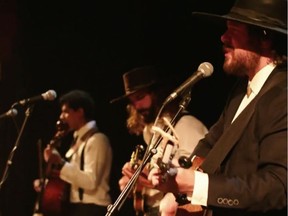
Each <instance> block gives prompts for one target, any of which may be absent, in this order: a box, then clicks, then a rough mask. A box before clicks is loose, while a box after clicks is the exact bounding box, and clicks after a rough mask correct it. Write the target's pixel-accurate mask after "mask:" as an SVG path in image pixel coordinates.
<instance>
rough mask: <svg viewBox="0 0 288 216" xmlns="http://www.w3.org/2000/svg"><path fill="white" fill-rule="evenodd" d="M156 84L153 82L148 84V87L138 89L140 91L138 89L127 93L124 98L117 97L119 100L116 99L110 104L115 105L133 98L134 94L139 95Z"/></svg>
mask: <svg viewBox="0 0 288 216" xmlns="http://www.w3.org/2000/svg"><path fill="white" fill-rule="evenodd" d="M155 83H156V82H155V81H153V82H151V83H149V84H147V85H143V86H141V88H138V89H136V90H134V91H130V92H129V93H126V94H125V95H122V96H120V97H117V98H114V99H112V100H110V103H111V104H113V103H116V102H119V101H125V100H127V99H128V97H129V96H131V95H133V94H135V93H137V92H139V91H141V90H144V89H147V88H150V87H151V86H153V85H154V84H155Z"/></svg>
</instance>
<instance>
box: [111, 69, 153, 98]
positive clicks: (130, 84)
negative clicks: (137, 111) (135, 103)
mask: <svg viewBox="0 0 288 216" xmlns="http://www.w3.org/2000/svg"><path fill="white" fill-rule="evenodd" d="M157 76H158V71H157V70H156V68H155V67H154V66H144V67H137V68H134V69H132V70H130V71H128V72H126V73H125V74H123V82H124V89H125V95H122V96H120V97H118V98H115V99H113V100H111V101H110V103H114V102H118V101H120V100H122V99H126V98H127V97H128V96H129V95H131V94H134V93H136V92H138V91H140V90H143V89H147V88H149V87H151V86H152V85H154V84H155V83H156V82H157Z"/></svg>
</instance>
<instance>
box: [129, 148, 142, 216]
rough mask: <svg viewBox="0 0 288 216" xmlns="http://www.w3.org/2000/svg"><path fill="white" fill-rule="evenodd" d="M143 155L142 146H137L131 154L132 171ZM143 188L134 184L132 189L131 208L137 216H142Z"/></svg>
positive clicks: (137, 165)
mask: <svg viewBox="0 0 288 216" xmlns="http://www.w3.org/2000/svg"><path fill="white" fill-rule="evenodd" d="M144 153H145V148H144V146H143V145H137V146H136V149H135V151H133V152H132V155H131V159H130V165H131V167H132V169H134V170H136V169H137V168H138V167H139V165H140V163H141V161H142V159H143V156H144ZM143 192H144V188H143V187H142V186H141V185H139V184H136V185H135V186H134V188H133V207H134V210H135V212H136V215H137V216H143V215H144V194H143Z"/></svg>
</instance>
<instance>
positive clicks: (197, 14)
mask: <svg viewBox="0 0 288 216" xmlns="http://www.w3.org/2000/svg"><path fill="white" fill-rule="evenodd" d="M192 15H193V16H195V17H204V18H208V19H209V20H212V21H225V20H232V21H237V22H242V23H246V24H249V25H253V26H257V27H260V28H264V29H269V30H272V31H275V32H279V33H282V34H286V35H287V29H284V28H280V27H278V26H274V25H271V24H268V23H264V22H261V21H256V20H251V19H249V18H248V17H246V16H242V15H239V14H227V15H217V14H211V13H205V12H193V13H192Z"/></svg>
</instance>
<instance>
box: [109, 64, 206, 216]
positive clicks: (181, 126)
mask: <svg viewBox="0 0 288 216" xmlns="http://www.w3.org/2000/svg"><path fill="white" fill-rule="evenodd" d="M159 77H160V72H159V71H158V70H157V69H156V67H153V66H143V67H137V68H133V69H131V70H130V71H128V72H126V73H124V75H123V81H124V87H125V95H123V96H120V97H119V98H116V99H114V100H112V101H111V102H112V103H114V102H116V101H119V100H125V101H126V102H127V106H126V108H127V111H128V118H127V121H126V123H127V128H128V130H129V132H130V133H131V134H134V135H141V136H142V137H143V139H144V141H145V143H146V144H147V147H148V149H149V150H150V149H151V147H152V146H151V145H150V140H151V136H152V135H153V134H152V132H151V127H152V125H153V123H154V121H155V119H156V117H157V114H158V112H159V109H160V107H161V105H162V104H163V101H164V99H165V98H166V97H167V95H168V92H169V93H170V92H171V89H169V88H167V87H168V85H166V84H168V82H167V83H164V79H163V77H166V76H162V78H161V79H159ZM160 80H161V81H163V82H162V83H161V82H160ZM166 81H167V80H166ZM178 102H179V101H178V100H175V101H173V102H172V103H171V104H169V106H167V107H165V109H164V110H163V113H161V116H160V117H163V116H167V117H168V118H170V119H171V118H172V117H173V116H174V115H175V113H176V112H177V110H178V108H179V106H178V105H179V103H178ZM158 123H159V126H160V127H161V124H162V122H161V121H160V122H158ZM162 126H163V125H162ZM175 130H176V131H177V132H178V131H179V133H178V135H179V148H180V149H181V150H180V151H181V153H180V154H182V153H183V152H186V153H187V154H189V153H190V152H191V149H194V147H195V146H196V144H197V143H198V140H199V139H201V138H203V137H204V135H205V133H207V129H206V127H205V126H204V125H203V123H202V122H200V121H199V120H198V119H197V118H195V117H194V116H192V115H190V114H188V113H186V112H185V114H184V112H183V115H181V116H180V118H179V119H177V122H176V125H175ZM153 163H154V158H153V159H151V160H150V161H149V163H148V164H147V167H145V168H144V170H143V172H142V174H141V175H140V177H139V179H138V181H139V184H142V185H143V186H144V202H145V204H144V207H145V208H144V215H145V216H158V215H159V211H160V212H161V214H162V215H163V216H164V215H165V216H168V215H172V214H170V212H173V211H174V213H175V211H176V210H177V202H176V201H175V198H174V199H171V202H169V204H168V205H166V206H165V207H164V206H161V203H162V201H161V200H162V199H163V196H164V195H163V193H162V192H161V191H159V190H156V189H154V188H152V186H151V184H150V185H149V181H148V180H147V174H148V171H149V166H150V164H153ZM146 169H147V170H146ZM122 173H123V176H122V178H121V179H120V180H119V186H120V189H121V190H123V188H124V187H125V185H126V184H127V182H128V180H129V178H131V174H132V173H133V169H132V168H131V165H130V162H127V163H126V164H124V166H123V168H122ZM159 207H160V209H159Z"/></svg>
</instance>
